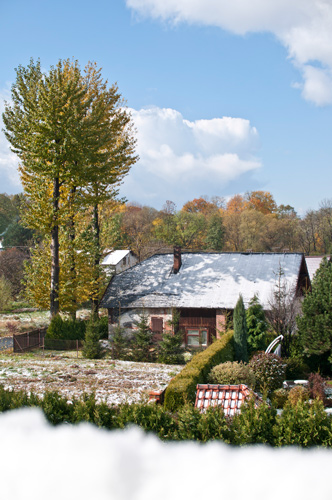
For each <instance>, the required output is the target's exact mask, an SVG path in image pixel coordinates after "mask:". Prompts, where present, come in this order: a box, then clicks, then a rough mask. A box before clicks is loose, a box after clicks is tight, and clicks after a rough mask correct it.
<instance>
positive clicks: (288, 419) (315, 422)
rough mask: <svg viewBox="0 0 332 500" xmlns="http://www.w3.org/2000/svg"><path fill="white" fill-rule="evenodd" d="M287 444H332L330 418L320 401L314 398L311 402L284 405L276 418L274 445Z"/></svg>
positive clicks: (306, 445) (305, 445)
mask: <svg viewBox="0 0 332 500" xmlns="http://www.w3.org/2000/svg"><path fill="white" fill-rule="evenodd" d="M289 445H296V446H302V447H309V446H318V445H320V446H331V445H332V419H331V417H330V416H329V415H327V414H326V413H325V411H324V406H323V403H322V402H321V401H319V400H315V401H314V402H313V404H309V403H308V402H307V401H305V402H303V401H299V402H298V403H297V405H296V406H292V405H286V406H285V408H284V411H283V412H282V414H281V415H280V416H279V417H278V418H277V425H276V427H275V446H289Z"/></svg>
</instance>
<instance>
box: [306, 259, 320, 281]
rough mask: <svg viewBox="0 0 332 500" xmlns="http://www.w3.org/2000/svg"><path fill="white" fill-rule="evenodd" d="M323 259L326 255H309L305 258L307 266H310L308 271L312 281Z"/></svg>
mask: <svg viewBox="0 0 332 500" xmlns="http://www.w3.org/2000/svg"><path fill="white" fill-rule="evenodd" d="M323 259H324V257H310V256H307V257H306V258H305V262H306V264H307V268H308V273H309V276H310V281H312V280H313V279H314V276H315V274H316V271H317V269H318V268H319V266H320V265H321V262H322V260H323Z"/></svg>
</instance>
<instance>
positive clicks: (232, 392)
mask: <svg viewBox="0 0 332 500" xmlns="http://www.w3.org/2000/svg"><path fill="white" fill-rule="evenodd" d="M251 397H254V399H255V406H257V404H258V403H259V402H260V401H261V399H260V398H259V396H258V395H257V394H256V393H254V392H253V391H252V390H250V389H249V387H247V386H246V385H244V384H239V385H220V384H198V385H197V392H196V402H195V407H196V408H198V409H199V410H200V411H201V412H204V411H206V410H207V408H209V406H220V407H221V408H222V409H223V410H224V413H225V415H227V416H233V415H235V414H236V413H240V411H241V405H242V404H243V402H244V401H246V400H249V399H250V398H251Z"/></svg>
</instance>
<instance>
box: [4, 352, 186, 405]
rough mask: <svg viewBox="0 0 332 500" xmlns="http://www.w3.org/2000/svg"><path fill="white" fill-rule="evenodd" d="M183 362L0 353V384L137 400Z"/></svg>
mask: <svg viewBox="0 0 332 500" xmlns="http://www.w3.org/2000/svg"><path fill="white" fill-rule="evenodd" d="M181 369H182V366H172V365H161V364H156V363H134V362H129V361H113V360H111V359H103V360H86V359H82V358H78V359H77V358H65V357H61V356H60V355H58V356H52V357H46V356H45V357H36V356H35V355H34V354H31V355H30V356H29V355H28V356H21V355H7V356H6V355H2V356H0V384H2V385H3V386H4V387H5V389H14V390H25V391H28V392H34V393H35V394H38V395H43V393H44V392H45V391H54V390H55V391H58V392H59V393H60V394H62V395H64V396H67V397H68V398H69V399H72V398H74V397H79V396H81V395H82V394H83V393H84V392H87V393H91V392H95V393H96V398H97V400H98V401H106V402H107V403H108V404H110V405H111V404H119V403H123V402H125V401H128V402H130V403H132V402H138V401H140V400H141V399H142V398H143V399H144V398H147V396H148V393H149V391H151V390H158V389H163V388H164V387H165V386H166V385H167V384H168V383H169V381H170V380H171V378H172V377H174V376H175V375H176V374H177V373H178V372H179V371H180V370H181Z"/></svg>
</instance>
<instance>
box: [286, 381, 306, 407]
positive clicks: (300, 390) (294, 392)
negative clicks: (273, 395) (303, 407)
mask: <svg viewBox="0 0 332 500" xmlns="http://www.w3.org/2000/svg"><path fill="white" fill-rule="evenodd" d="M304 401H309V391H308V389H307V388H306V387H302V386H301V385H296V386H295V387H292V388H291V390H290V391H289V393H288V398H287V404H289V405H291V406H296V405H297V404H298V402H301V403H304Z"/></svg>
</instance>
